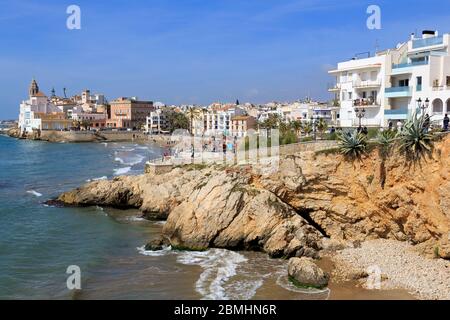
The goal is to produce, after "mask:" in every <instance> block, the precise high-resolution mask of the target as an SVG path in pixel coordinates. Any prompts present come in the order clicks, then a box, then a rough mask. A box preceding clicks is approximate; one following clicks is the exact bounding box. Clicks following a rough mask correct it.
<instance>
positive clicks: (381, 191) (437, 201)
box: [59, 137, 450, 257]
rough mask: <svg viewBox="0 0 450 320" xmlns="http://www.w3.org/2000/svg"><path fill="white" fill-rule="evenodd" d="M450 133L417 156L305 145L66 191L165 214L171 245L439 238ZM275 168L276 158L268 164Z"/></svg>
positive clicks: (87, 200)
mask: <svg viewBox="0 0 450 320" xmlns="http://www.w3.org/2000/svg"><path fill="white" fill-rule="evenodd" d="M449 153H450V138H449V137H447V138H446V139H444V140H443V141H442V142H440V143H438V144H437V146H436V150H435V152H434V155H433V158H431V159H427V160H426V161H423V162H422V163H419V164H415V165H411V164H409V163H406V162H405V160H404V158H403V157H401V156H399V155H393V156H392V157H391V158H389V159H387V160H385V161H384V162H383V165H381V163H382V161H381V159H380V158H379V156H378V154H377V153H376V152H375V151H374V152H373V153H371V154H370V155H368V156H366V157H365V158H363V159H362V160H361V161H355V162H349V161H346V160H344V159H343V158H342V157H341V156H340V155H336V154H334V155H333V154H330V155H325V154H320V155H318V154H316V153H313V152H305V153H301V154H294V155H290V156H286V157H283V158H282V159H281V161H280V166H279V168H277V170H267V169H268V168H267V166H266V165H254V166H252V167H251V168H250V167H238V166H233V167H220V166H215V167H214V166H212V167H203V166H195V165H189V166H185V167H183V168H175V169H173V170H172V171H171V172H169V173H167V174H161V175H149V174H147V175H142V176H138V177H117V178H115V179H113V180H112V181H96V182H92V183H90V184H87V185H85V186H83V187H81V188H79V189H76V190H74V191H71V192H67V193H65V194H62V195H61V196H60V197H59V201H62V202H64V203H67V204H69V205H102V206H114V207H121V208H126V207H134V208H140V209H141V211H142V212H143V214H144V216H145V217H147V218H149V219H167V223H166V224H165V226H164V229H163V233H164V235H165V236H166V237H167V238H168V239H169V240H170V243H171V244H172V245H173V246H177V247H183V248H184V247H185V248H191V249H204V248H207V247H219V248H233V249H252V250H263V251H265V252H268V253H269V254H271V255H272V256H286V257H292V256H299V257H300V256H310V257H314V256H316V255H317V252H318V251H319V250H321V249H322V247H323V242H324V241H323V239H325V238H331V239H332V240H333V241H335V242H334V243H338V244H340V245H341V244H345V243H352V244H355V243H358V242H361V241H365V240H370V239H376V238H386V239H395V240H402V241H410V242H412V243H425V242H429V241H437V240H439V239H441V238H442V237H443V236H444V235H447V233H448V232H449V231H450V216H449V211H448V208H449V202H450V200H449V199H450V179H449V178H450V154H449ZM272 169H273V168H272Z"/></svg>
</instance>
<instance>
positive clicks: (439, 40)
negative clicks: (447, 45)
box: [412, 36, 444, 49]
mask: <svg viewBox="0 0 450 320" xmlns="http://www.w3.org/2000/svg"><path fill="white" fill-rule="evenodd" d="M443 43H444V38H443V37H442V36H440V37H433V38H427V39H418V40H414V41H413V44H412V47H413V49H418V48H423V47H429V46H436V45H440V44H443Z"/></svg>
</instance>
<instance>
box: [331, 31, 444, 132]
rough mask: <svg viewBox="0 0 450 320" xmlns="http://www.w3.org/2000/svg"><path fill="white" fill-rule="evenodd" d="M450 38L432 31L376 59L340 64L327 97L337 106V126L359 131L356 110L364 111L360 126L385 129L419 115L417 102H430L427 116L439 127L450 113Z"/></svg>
mask: <svg viewBox="0 0 450 320" xmlns="http://www.w3.org/2000/svg"><path fill="white" fill-rule="evenodd" d="M449 38H450V35H449V34H444V35H443V36H439V34H438V33H437V32H434V31H424V32H423V34H422V37H420V38H418V37H416V36H415V35H412V36H411V39H410V40H409V41H408V42H406V43H403V44H400V45H398V46H397V48H395V49H391V50H387V51H385V52H382V53H378V54H377V56H375V57H371V58H367V59H359V60H350V61H347V62H342V63H339V64H338V68H337V69H336V70H332V71H330V72H329V73H330V74H332V75H334V76H336V79H337V81H336V86H334V87H333V88H331V89H330V90H329V91H330V92H334V93H335V94H336V95H337V96H338V100H339V102H340V112H339V113H340V119H339V120H340V125H341V126H343V127H351V126H353V127H354V126H357V125H358V124H359V118H358V117H357V116H356V115H357V113H356V111H357V110H361V109H364V111H365V114H364V117H363V118H362V119H361V125H362V126H387V125H388V123H389V122H394V121H398V120H401V121H402V120H405V119H407V117H408V115H410V114H412V113H413V112H415V111H419V110H418V103H417V100H418V99H419V98H420V99H421V100H422V101H425V100H428V101H430V103H429V105H428V108H427V109H426V110H425V113H428V114H429V115H430V116H431V120H432V122H435V123H436V124H438V123H439V122H441V121H442V119H443V117H444V115H445V114H446V113H450V49H449Z"/></svg>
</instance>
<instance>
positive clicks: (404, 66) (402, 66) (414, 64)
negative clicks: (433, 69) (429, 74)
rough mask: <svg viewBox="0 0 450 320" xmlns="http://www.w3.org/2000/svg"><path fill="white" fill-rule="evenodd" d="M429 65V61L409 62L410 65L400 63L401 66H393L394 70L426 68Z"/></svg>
mask: <svg viewBox="0 0 450 320" xmlns="http://www.w3.org/2000/svg"><path fill="white" fill-rule="evenodd" d="M427 64H428V61H427V60H424V61H415V62H408V63H400V64H392V69H401V68H411V67H416V66H424V65H427Z"/></svg>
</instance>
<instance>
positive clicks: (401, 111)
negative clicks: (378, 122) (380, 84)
mask: <svg viewBox="0 0 450 320" xmlns="http://www.w3.org/2000/svg"><path fill="white" fill-rule="evenodd" d="M384 114H385V115H386V116H394V115H395V116H398V115H407V114H408V109H391V110H384Z"/></svg>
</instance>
